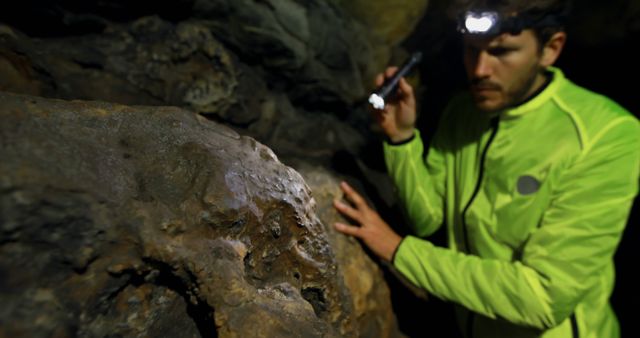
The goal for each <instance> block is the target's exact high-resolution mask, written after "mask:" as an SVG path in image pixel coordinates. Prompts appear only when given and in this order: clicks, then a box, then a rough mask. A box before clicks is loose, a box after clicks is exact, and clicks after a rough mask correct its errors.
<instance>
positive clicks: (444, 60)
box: [0, 0, 640, 337]
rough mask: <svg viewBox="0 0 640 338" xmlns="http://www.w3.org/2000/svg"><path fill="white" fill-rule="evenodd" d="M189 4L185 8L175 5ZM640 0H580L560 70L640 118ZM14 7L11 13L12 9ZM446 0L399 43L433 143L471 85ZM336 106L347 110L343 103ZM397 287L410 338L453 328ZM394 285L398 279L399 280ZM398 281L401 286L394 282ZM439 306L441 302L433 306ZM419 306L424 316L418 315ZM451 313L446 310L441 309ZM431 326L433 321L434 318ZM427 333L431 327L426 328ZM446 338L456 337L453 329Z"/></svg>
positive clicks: (350, 169)
mask: <svg viewBox="0 0 640 338" xmlns="http://www.w3.org/2000/svg"><path fill="white" fill-rule="evenodd" d="M191 2H192V1H190V0H180V1H177V0H173V1H171V0H160V1H148V0H138V1H133V2H129V1H124V0H118V1H93V2H85V1H79V0H66V1H57V2H54V3H51V2H48V1H38V0H28V1H19V2H14V3H12V4H11V5H9V4H5V5H4V6H3V7H5V8H2V11H1V13H0V22H5V23H8V24H9V25H11V26H13V27H15V28H17V29H20V30H21V31H22V32H23V33H25V34H26V35H28V36H30V37H42V38H49V37H62V36H75V35H83V34H87V33H99V32H101V31H102V30H103V29H104V27H105V25H103V24H101V20H102V19H101V18H105V17H106V18H109V19H110V20H113V21H116V22H129V21H131V20H134V19H136V18H139V17H142V16H147V15H159V16H160V17H162V18H163V19H165V20H168V21H170V22H178V21H181V20H184V19H187V18H189V17H190V16H191V15H192V14H193V13H192V12H191V11H190V10H189V6H188V5H187V4H189V3H191ZM181 3H184V4H185V6H179V5H178V6H177V5H176V4H181ZM638 3H640V1H607V2H602V1H595V0H594V1H579V2H578V1H575V6H574V12H575V14H576V15H575V19H573V21H571V23H570V25H569V27H568V33H569V39H568V42H567V45H566V46H565V49H564V51H563V54H562V56H561V57H560V59H559V61H558V63H557V66H558V67H559V68H561V69H562V70H563V71H564V72H565V74H566V76H567V77H568V78H569V79H571V80H573V81H574V82H576V83H577V84H579V85H582V86H584V87H586V88H588V89H591V90H593V91H596V92H599V93H602V94H604V95H606V96H609V97H610V98H612V99H614V100H615V101H617V102H618V103H620V104H621V105H623V106H624V107H626V108H627V109H628V110H629V111H631V112H632V113H633V114H634V115H635V116H639V114H640V100H638V94H637V93H636V92H637V85H636V84H635V83H636V81H637V80H638V79H640V66H639V65H638V60H640V52H639V51H638V48H636V47H637V46H636V45H637V44H638V42H640V5H639V4H638ZM9 6H11V8H8V7H9ZM445 6H446V1H432V2H431V3H430V4H429V9H428V10H427V13H426V15H425V16H424V17H423V19H422V20H421V21H420V23H419V25H418V26H417V28H416V30H415V31H414V32H413V33H412V34H411V36H409V38H407V39H406V40H405V41H404V42H403V43H402V45H401V46H400V47H401V48H402V49H403V50H407V51H414V50H421V51H423V52H424V54H425V59H424V60H423V62H422V63H421V66H420V81H421V86H420V87H419V88H417V89H418V91H419V92H420V93H421V102H420V107H421V108H420V118H419V121H418V125H419V128H420V129H421V130H422V131H423V132H424V133H425V135H426V138H427V140H428V138H429V136H430V135H432V133H433V131H434V128H435V125H436V124H437V120H438V116H439V112H440V111H441V109H442V108H443V107H444V105H445V104H446V100H447V98H448V97H449V96H450V95H451V94H452V93H453V92H455V91H457V90H460V89H461V88H463V87H464V86H465V77H464V71H463V69H462V66H461V59H460V55H461V53H460V43H459V41H458V38H457V36H456V35H455V33H454V26H455V24H454V23H452V22H449V21H447V20H446V19H445V18H444V15H443V11H444V7H445ZM61 7H69V8H75V9H77V10H79V11H81V12H82V15H78V16H75V17H74V18H73V20H74V21H72V22H69V21H68V20H69V18H68V17H65V16H64V15H63V13H62V11H60V8H61ZM404 55H406V53H405V54H403V53H398V55H397V56H396V57H394V58H392V62H391V63H398V62H399V61H401V59H402V58H403V56H404ZM326 108H328V109H331V108H334V109H336V110H339V111H343V110H345V109H348V108H345V107H343V106H336V107H331V106H330V105H329V106H327V107H326ZM377 141H379V140H375V139H374V140H369V143H367V146H366V149H367V151H364V152H363V153H362V154H361V156H362V160H363V161H365V162H366V163H367V164H369V165H370V166H371V167H372V168H374V169H379V170H382V167H383V164H382V162H381V157H380V152H379V150H380V146H379V144H377V143H376V142H377ZM349 155H350V154H337V155H336V156H334V157H333V159H332V166H333V168H332V169H334V170H336V171H338V172H341V173H344V174H346V175H351V176H353V177H356V176H357V175H359V174H362V170H361V169H360V168H359V167H358V165H357V164H356V163H355V162H354V161H353V159H351V158H349ZM363 188H364V189H365V190H366V191H367V192H368V193H369V194H368V195H369V196H370V198H371V200H373V202H374V203H376V204H377V205H384V202H381V201H378V200H377V198H376V197H375V193H376V191H379V189H377V188H375V187H370V186H369V187H368V186H366V185H365V186H364V187H363ZM381 208H382V210H381V213H382V214H383V215H384V214H385V213H386V214H387V215H388V217H391V218H397V217H398V216H397V215H396V213H397V211H394V210H385V209H384V207H381ZM639 219H640V206H639V203H638V202H637V199H636V203H635V205H634V208H633V210H632V214H631V216H630V218H629V222H628V225H627V228H626V230H625V233H624V236H623V238H622V242H621V244H620V247H619V249H618V251H617V253H616V256H615V260H616V272H617V277H616V278H617V280H616V287H615V289H614V293H613V296H612V299H611V302H612V305H613V307H614V309H615V311H616V313H617V315H618V318H619V320H620V323H621V327H622V332H623V335H624V336H627V337H635V336H640V330H639V329H638V328H637V325H635V323H634V321H635V315H634V314H633V313H632V311H631V309H635V308H637V307H638V305H640V301H639V299H638V296H637V288H636V285H638V277H636V276H634V275H635V274H634V272H635V271H634V270H635V269H637V263H636V261H635V257H636V255H637V253H636V252H635V249H636V248H637V247H638V245H639V244H640V241H639V238H640V237H639V236H640V235H639V234H638V230H637V226H638V220H639ZM435 242H436V243H439V244H440V245H444V233H443V231H440V233H438V234H437V235H436V239H435ZM390 280H391V282H390V284H391V288H392V289H396V290H400V291H398V292H397V293H396V294H395V298H394V309H396V313H397V316H398V321H399V323H400V326H401V328H402V329H403V331H404V332H405V333H407V334H409V335H411V336H420V335H421V332H423V331H422V330H425V327H428V326H429V325H430V324H427V325H426V326H424V325H422V323H423V322H424V318H425V317H427V318H431V319H432V320H433V322H432V323H433V324H434V327H435V329H433V330H436V331H437V332H446V331H445V329H444V328H445V327H447V326H448V325H452V318H451V317H449V316H448V315H446V314H448V313H449V312H448V311H449V310H448V306H447V305H446V304H440V303H438V302H437V301H431V302H429V303H424V302H423V301H421V300H417V299H415V298H413V297H412V294H411V293H409V292H408V291H402V290H403V289H402V288H403V287H402V286H401V285H399V284H398V283H397V281H395V280H394V279H390ZM394 281H395V282H394ZM394 283H395V285H394ZM434 302H435V304H434ZM416 308H421V311H420V312H418V311H414V309H416ZM442 308H446V309H447V310H446V311H442V310H441V309H442ZM430 321H431V320H430ZM427 330H429V329H427ZM447 335H455V333H451V332H448V333H447Z"/></svg>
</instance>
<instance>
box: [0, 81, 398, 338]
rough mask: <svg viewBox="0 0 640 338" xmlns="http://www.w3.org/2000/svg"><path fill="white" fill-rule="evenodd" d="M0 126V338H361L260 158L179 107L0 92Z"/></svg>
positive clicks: (330, 269) (303, 195)
mask: <svg viewBox="0 0 640 338" xmlns="http://www.w3.org/2000/svg"><path fill="white" fill-rule="evenodd" d="M0 120H2V124H1V125H0V141H1V143H0V157H1V158H2V159H3V161H2V162H0V211H1V213H0V215H1V216H0V226H1V228H0V276H1V277H2V278H0V297H1V299H2V304H3V306H2V310H1V312H0V324H1V325H0V328H1V329H0V336H11V337H19V336H23V337H45V336H59V337H65V336H76V335H79V336H89V337H93V336H106V335H108V334H111V335H123V336H137V337H143V336H158V335H163V336H167V335H168V336H186V337H188V336H198V335H202V336H215V335H219V336H221V337H252V336H267V337H286V336H291V337H301V336H304V337H321V336H322V337H324V336H357V335H359V328H358V323H357V322H356V320H355V319H354V305H353V303H352V296H351V293H350V292H349V290H348V289H347V288H345V286H344V282H343V281H342V278H341V276H340V274H339V270H338V268H337V265H336V263H337V261H336V258H335V256H334V253H333V251H332V249H331V246H330V240H329V239H328V237H327V236H326V233H325V230H324V228H323V225H322V224H321V223H320V222H319V220H318V218H317V217H316V215H315V214H314V212H313V208H314V202H313V199H312V198H311V196H310V191H309V188H308V186H307V185H306V184H305V183H304V181H303V180H302V178H301V177H300V175H299V174H297V173H296V172H295V171H293V170H292V169H290V168H288V167H286V166H284V165H282V164H280V162H278V160H277V159H276V157H275V155H274V154H273V153H272V152H271V151H270V150H269V149H268V148H266V147H265V146H263V145H261V144H259V143H257V142H255V141H254V140H253V139H250V138H246V137H240V136H239V135H237V134H236V133H235V132H233V131H231V130H230V129H228V128H225V127H223V126H220V125H217V124H215V123H212V122H210V121H207V120H205V119H204V118H201V117H199V116H197V115H195V114H193V113H189V112H187V111H184V110H180V109H178V108H158V107H155V108H151V107H127V106H119V105H114V104H109V103H98V102H85V101H74V102H66V101H59V100H46V99H42V98H37V97H29V96H19V95H13V94H8V93H0ZM351 284H352V283H350V282H349V285H351ZM355 308H357V309H358V310H357V312H356V313H359V314H360V315H362V313H363V312H362V306H360V305H357V306H355ZM385 318H387V317H385ZM367 332H369V331H367Z"/></svg>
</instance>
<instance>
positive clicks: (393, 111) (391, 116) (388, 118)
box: [374, 67, 416, 143]
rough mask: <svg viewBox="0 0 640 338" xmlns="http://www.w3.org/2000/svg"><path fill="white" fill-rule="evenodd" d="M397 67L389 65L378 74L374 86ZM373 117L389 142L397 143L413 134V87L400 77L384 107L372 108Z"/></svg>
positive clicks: (414, 103)
mask: <svg viewBox="0 0 640 338" xmlns="http://www.w3.org/2000/svg"><path fill="white" fill-rule="evenodd" d="M397 71H398V67H389V68H387V70H386V71H385V73H384V74H378V76H377V77H376V80H375V84H376V86H381V85H382V83H383V82H384V80H385V78H391V77H392V76H393V75H394V74H395V73H396V72H397ZM374 114H375V118H376V120H377V121H378V124H379V125H380V127H382V130H383V131H384V133H385V134H386V135H387V137H389V139H390V140H391V142H393V143H399V142H402V141H404V140H407V139H409V138H411V136H413V129H414V128H415V123H416V99H415V96H414V94H413V88H412V87H411V85H409V83H408V82H407V81H406V80H405V79H404V78H401V79H400V82H399V83H398V89H397V92H396V95H394V96H393V97H390V98H388V99H387V102H386V104H385V106H384V109H380V110H379V109H374Z"/></svg>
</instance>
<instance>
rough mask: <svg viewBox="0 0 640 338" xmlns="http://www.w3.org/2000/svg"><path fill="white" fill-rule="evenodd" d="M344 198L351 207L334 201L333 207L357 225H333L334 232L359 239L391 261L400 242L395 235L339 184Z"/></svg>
mask: <svg viewBox="0 0 640 338" xmlns="http://www.w3.org/2000/svg"><path fill="white" fill-rule="evenodd" d="M340 188H341V189H342V191H343V192H344V195H345V197H346V198H347V200H348V201H349V202H351V203H352V205H349V204H347V203H344V202H341V201H334V202H333V205H334V207H335V208H336V209H337V210H338V211H339V212H340V213H341V214H343V215H344V216H346V217H348V218H349V219H351V220H353V221H354V222H357V223H358V225H355V226H354V225H348V224H345V223H335V224H334V227H335V228H336V230H338V231H340V232H342V233H344V234H347V235H351V236H355V237H358V238H360V239H361V240H362V241H363V242H364V244H366V245H367V246H368V247H369V249H371V251H373V252H374V253H375V254H376V255H378V256H380V257H381V258H382V259H384V260H386V261H391V259H393V253H394V252H395V251H396V248H397V247H398V245H400V242H401V241H402V237H400V236H399V235H398V234H397V233H395V232H394V231H393V230H392V229H391V227H389V225H388V224H387V223H386V222H385V221H384V220H383V219H382V218H380V215H379V214H378V213H377V212H376V211H375V210H373V209H371V207H369V206H368V205H367V202H366V201H365V200H364V198H362V196H360V194H358V193H357V192H356V191H355V190H353V188H351V186H349V185H348V184H347V183H346V182H342V183H341V184H340Z"/></svg>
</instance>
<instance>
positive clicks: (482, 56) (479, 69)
mask: <svg viewBox="0 0 640 338" xmlns="http://www.w3.org/2000/svg"><path fill="white" fill-rule="evenodd" d="M489 57H490V56H489V55H488V54H487V52H485V51H480V52H479V53H478V54H477V56H476V60H475V65H474V67H473V75H474V77H475V78H485V77H489V76H490V75H491V65H490V60H489Z"/></svg>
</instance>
